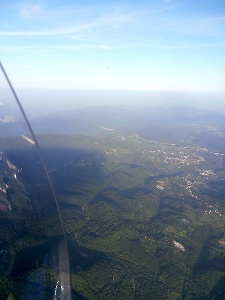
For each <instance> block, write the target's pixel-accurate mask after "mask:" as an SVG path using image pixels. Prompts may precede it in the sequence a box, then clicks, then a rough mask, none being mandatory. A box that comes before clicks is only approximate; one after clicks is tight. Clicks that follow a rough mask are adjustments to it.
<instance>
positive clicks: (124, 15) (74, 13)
mask: <svg viewBox="0 0 225 300" xmlns="http://www.w3.org/2000/svg"><path fill="white" fill-rule="evenodd" d="M0 58H1V61H2V63H3V65H4V66H5V68H6V70H7V71H8V74H9V76H10V78H11V80H12V82H13V84H14V85H15V86H16V87H34V88H70V89H71V88H75V89H123V90H133V89H134V90H150V91H152V90H155V91H188V92H196V91H200V92H201V91H204V92H207V91H212V92H221V91H225V0H186V1H179V0H152V1H150V0H148V1H145V0H142V1H138V0H136V1H132V0H130V1H117V2H116V1H97V0H95V1H93V0H92V1H91V0H89V1H88V0H84V1H75V0H74V1H69V0H64V1H57V0H54V1H53V0H52V1H51V0H48V1H47V0H40V1H13V0H8V1H4V0H1V2H0Z"/></svg>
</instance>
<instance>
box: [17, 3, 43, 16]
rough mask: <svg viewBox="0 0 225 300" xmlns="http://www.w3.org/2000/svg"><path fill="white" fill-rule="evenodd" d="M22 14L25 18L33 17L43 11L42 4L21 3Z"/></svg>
mask: <svg viewBox="0 0 225 300" xmlns="http://www.w3.org/2000/svg"><path fill="white" fill-rule="evenodd" d="M20 10H21V11H20V16H21V17H22V18H23V19H32V18H33V17H34V16H37V14H38V13H39V12H40V11H41V6H40V5H39V4H27V3H26V4H25V3H23V4H20Z"/></svg>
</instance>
